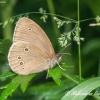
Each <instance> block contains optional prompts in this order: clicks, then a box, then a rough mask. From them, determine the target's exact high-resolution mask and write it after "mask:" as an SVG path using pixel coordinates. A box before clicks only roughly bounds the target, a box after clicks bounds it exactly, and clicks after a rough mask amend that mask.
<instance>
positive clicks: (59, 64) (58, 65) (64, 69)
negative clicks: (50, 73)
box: [57, 62, 65, 71]
mask: <svg viewBox="0 0 100 100" xmlns="http://www.w3.org/2000/svg"><path fill="white" fill-rule="evenodd" d="M57 64H58V66H59V68H60V69H62V70H64V71H65V69H64V68H62V67H61V66H60V64H59V62H57Z"/></svg>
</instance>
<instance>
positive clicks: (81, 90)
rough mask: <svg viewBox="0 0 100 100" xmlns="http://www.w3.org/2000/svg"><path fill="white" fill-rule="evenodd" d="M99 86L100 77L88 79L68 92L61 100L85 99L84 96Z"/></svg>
mask: <svg viewBox="0 0 100 100" xmlns="http://www.w3.org/2000/svg"><path fill="white" fill-rule="evenodd" d="M99 86H100V77H96V78H91V79H88V80H86V81H84V82H82V83H80V84H79V85H77V86H76V87H75V88H73V89H72V90H70V91H69V92H67V93H66V94H65V95H64V96H63V97H62V99H61V100H84V98H85V97H86V96H87V95H89V94H90V92H91V91H92V90H94V89H96V88H97V87H99ZM99 100H100V99H99Z"/></svg>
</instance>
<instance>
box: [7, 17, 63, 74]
mask: <svg viewBox="0 0 100 100" xmlns="http://www.w3.org/2000/svg"><path fill="white" fill-rule="evenodd" d="M61 59H62V56H61V55H60V54H55V52H54V49H53V46H52V44H51V42H50V40H49V39H48V37H47V35H46V34H45V32H44V31H43V30H42V29H41V28H40V26H39V25H37V24H36V23H35V22H34V21H32V20H31V19H29V18H26V17H23V18H20V19H19V21H18V22H17V24H16V27H15V30H14V35H13V43H12V45H11V47H10V50H9V53H8V61H9V65H10V67H11V69H12V71H14V72H15V73H17V74H19V75H28V74H31V73H38V72H41V71H44V70H47V69H49V68H52V67H54V66H55V65H56V63H57V62H59V61H61Z"/></svg>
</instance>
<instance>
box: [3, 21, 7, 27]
mask: <svg viewBox="0 0 100 100" xmlns="http://www.w3.org/2000/svg"><path fill="white" fill-rule="evenodd" d="M7 24H8V20H6V21H5V22H4V24H3V28H4V27H5V26H6V25H7Z"/></svg>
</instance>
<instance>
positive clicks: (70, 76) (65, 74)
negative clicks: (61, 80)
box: [62, 72, 79, 85]
mask: <svg viewBox="0 0 100 100" xmlns="http://www.w3.org/2000/svg"><path fill="white" fill-rule="evenodd" d="M62 76H64V77H65V78H67V79H69V80H71V81H72V82H74V83H76V84H77V85H78V84H79V82H78V81H77V80H76V79H75V77H74V78H73V76H72V75H70V74H68V73H64V72H63V73H62Z"/></svg>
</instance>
